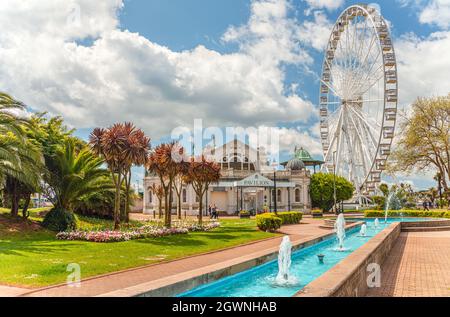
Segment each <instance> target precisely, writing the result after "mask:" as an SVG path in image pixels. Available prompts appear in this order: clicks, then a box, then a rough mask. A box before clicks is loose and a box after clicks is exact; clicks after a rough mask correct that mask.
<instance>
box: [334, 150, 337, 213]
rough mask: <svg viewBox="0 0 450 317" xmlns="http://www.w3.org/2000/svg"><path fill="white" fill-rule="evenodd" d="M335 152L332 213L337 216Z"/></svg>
mask: <svg viewBox="0 0 450 317" xmlns="http://www.w3.org/2000/svg"><path fill="white" fill-rule="evenodd" d="M336 196H337V195H336V151H334V152H333V198H334V213H335V214H336V215H337V197H336Z"/></svg>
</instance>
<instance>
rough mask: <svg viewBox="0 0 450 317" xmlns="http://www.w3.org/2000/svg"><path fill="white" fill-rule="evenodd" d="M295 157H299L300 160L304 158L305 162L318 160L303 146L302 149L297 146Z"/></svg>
mask: <svg viewBox="0 0 450 317" xmlns="http://www.w3.org/2000/svg"><path fill="white" fill-rule="evenodd" d="M294 157H295V158H297V159H299V160H302V161H303V162H313V161H316V160H315V159H313V158H312V156H311V154H309V152H308V151H306V150H305V149H304V148H302V147H301V148H300V149H297V148H295V154H294Z"/></svg>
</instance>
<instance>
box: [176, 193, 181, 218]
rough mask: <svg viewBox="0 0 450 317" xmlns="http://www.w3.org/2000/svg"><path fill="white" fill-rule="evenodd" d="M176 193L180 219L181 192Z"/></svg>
mask: <svg viewBox="0 0 450 317" xmlns="http://www.w3.org/2000/svg"><path fill="white" fill-rule="evenodd" d="M177 195H178V219H179V220H181V192H180V193H177Z"/></svg>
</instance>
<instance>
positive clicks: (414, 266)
mask: <svg viewBox="0 0 450 317" xmlns="http://www.w3.org/2000/svg"><path fill="white" fill-rule="evenodd" d="M381 274H382V276H381V281H382V284H381V286H382V287H381V288H377V289H372V290H369V292H368V294H367V296H384V297H392V296H394V297H416V296H427V297H428V296H432V297H442V296H450V232H410V233H402V234H401V236H400V237H399V239H398V241H397V243H396V244H395V246H394V248H393V249H392V251H391V253H390V254H389V257H388V258H387V259H386V261H385V263H384V264H383V265H382V267H381Z"/></svg>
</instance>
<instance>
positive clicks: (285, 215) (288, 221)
mask: <svg viewBox="0 0 450 317" xmlns="http://www.w3.org/2000/svg"><path fill="white" fill-rule="evenodd" d="M273 215H274V216H275V214H273ZM278 217H280V218H281V224H282V225H295V224H298V223H300V221H301V220H302V218H303V214H302V213H301V212H297V211H286V212H279V213H278Z"/></svg>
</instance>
